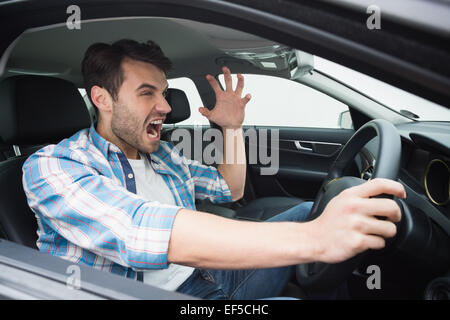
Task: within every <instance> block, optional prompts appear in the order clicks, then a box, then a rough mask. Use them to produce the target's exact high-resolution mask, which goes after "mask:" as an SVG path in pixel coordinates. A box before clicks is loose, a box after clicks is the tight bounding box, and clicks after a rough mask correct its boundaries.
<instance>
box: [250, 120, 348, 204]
mask: <svg viewBox="0 0 450 320" xmlns="http://www.w3.org/2000/svg"><path fill="white" fill-rule="evenodd" d="M248 129H250V127H246V128H245V130H248ZM251 129H252V130H255V131H256V132H257V133H258V134H257V137H258V146H257V148H258V149H257V148H255V146H254V143H252V141H250V139H246V148H247V150H246V151H247V155H249V154H250V153H251V152H256V151H255V150H258V154H259V153H260V152H261V150H259V149H260V148H266V149H267V150H263V152H264V151H266V152H267V155H271V156H272V155H273V154H272V153H273V152H275V153H278V157H279V158H278V162H279V163H278V170H277V171H276V173H275V174H264V172H263V170H262V169H263V168H267V167H268V165H267V164H266V165H264V164H262V163H261V161H259V160H260V158H259V157H258V162H257V163H252V162H251V161H248V168H249V176H250V177H249V179H250V181H251V183H252V185H253V189H254V191H255V195H256V197H267V196H296V197H300V198H302V199H308V200H311V199H314V197H315V195H316V193H317V191H318V189H319V187H320V185H321V184H322V182H323V180H324V179H325V178H326V176H327V174H328V169H329V167H330V166H331V164H332V163H333V161H334V159H335V158H336V156H337V155H338V154H339V151H340V150H341V148H342V146H343V145H345V143H346V142H347V141H348V140H349V139H350V137H351V136H352V134H353V133H354V130H352V129H325V128H292V127H289V128H287V127H258V126H255V127H251ZM276 130H277V131H278V144H277V143H271V141H270V140H271V137H273V138H274V139H276V135H277V133H276V132H275V131H276ZM264 132H265V133H264ZM264 138H266V139H267V141H266V142H265V143H264V141H263V139H264ZM272 159H273V160H276V157H272ZM270 165H272V166H273V165H274V164H273V163H272V164H270Z"/></svg>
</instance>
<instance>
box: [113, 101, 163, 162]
mask: <svg viewBox="0 0 450 320" xmlns="http://www.w3.org/2000/svg"><path fill="white" fill-rule="evenodd" d="M113 110H114V111H113V114H112V119H111V131H112V133H113V134H114V135H115V136H116V137H117V138H118V139H119V140H120V141H121V142H122V143H124V144H127V145H128V146H130V147H132V148H134V149H136V150H138V151H139V152H141V153H144V154H145V153H152V152H155V151H156V150H158V147H159V140H158V141H154V142H152V143H151V144H145V143H144V142H143V141H142V131H140V130H145V128H144V127H143V124H142V121H141V120H140V119H139V118H138V117H136V115H134V114H133V113H132V112H131V111H130V109H129V108H128V106H126V105H125V104H121V103H119V102H116V103H114V109H113Z"/></svg>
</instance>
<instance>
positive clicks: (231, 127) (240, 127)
mask: <svg viewBox="0 0 450 320" xmlns="http://www.w3.org/2000/svg"><path fill="white" fill-rule="evenodd" d="M241 129H242V124H241V125H238V126H223V127H222V130H241Z"/></svg>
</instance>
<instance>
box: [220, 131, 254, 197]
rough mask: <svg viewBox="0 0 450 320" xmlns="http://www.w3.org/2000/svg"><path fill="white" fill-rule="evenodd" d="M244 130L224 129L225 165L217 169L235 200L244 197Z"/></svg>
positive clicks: (245, 163) (245, 164)
mask: <svg viewBox="0 0 450 320" xmlns="http://www.w3.org/2000/svg"><path fill="white" fill-rule="evenodd" d="M242 131H243V130H242V128H237V129H223V131H222V132H223V136H224V139H223V140H224V148H223V149H224V150H223V163H222V164H220V165H219V166H218V167H217V169H218V170H219V172H220V174H221V175H222V177H223V178H224V179H225V181H226V182H227V184H228V187H229V188H230V190H231V197H232V198H233V200H238V199H240V198H242V196H243V195H244V187H245V176H246V168H247V162H246V156H245V145H244V137H243V132H242Z"/></svg>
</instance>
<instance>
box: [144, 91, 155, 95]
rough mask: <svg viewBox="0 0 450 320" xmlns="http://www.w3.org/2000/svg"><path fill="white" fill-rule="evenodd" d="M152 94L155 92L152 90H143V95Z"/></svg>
mask: <svg viewBox="0 0 450 320" xmlns="http://www.w3.org/2000/svg"><path fill="white" fill-rule="evenodd" d="M152 94H153V92H151V91H144V92H142V95H143V96H151V95H152Z"/></svg>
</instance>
